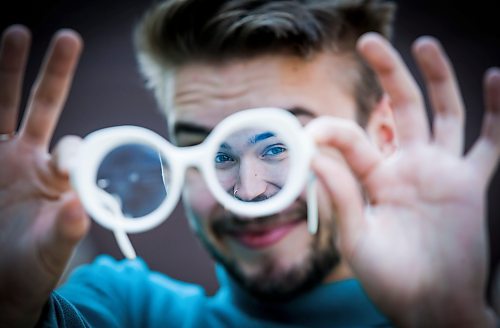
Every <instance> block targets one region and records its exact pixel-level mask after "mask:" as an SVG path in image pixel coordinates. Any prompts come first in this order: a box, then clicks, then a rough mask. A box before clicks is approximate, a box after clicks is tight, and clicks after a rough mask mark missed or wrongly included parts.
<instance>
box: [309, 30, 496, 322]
mask: <svg viewBox="0 0 500 328" xmlns="http://www.w3.org/2000/svg"><path fill="white" fill-rule="evenodd" d="M359 50H360V52H361V53H362V54H363V55H364V57H365V58H366V60H367V61H368V62H369V64H370V65H371V66H372V67H373V69H374V71H375V72H376V73H377V75H378V78H379V80H380V81H381V83H382V85H383V87H384V89H385V91H386V92H387V94H388V96H389V97H390V100H391V105H392V108H393V113H394V121H395V130H396V134H397V137H398V142H399V145H398V150H397V151H396V152H395V153H394V154H392V155H390V156H388V157H387V156H383V155H382V153H381V152H380V151H379V150H378V149H377V148H376V147H375V146H374V145H373V144H372V143H371V142H370V141H369V140H368V138H367V136H366V134H365V132H364V131H363V130H362V129H361V128H360V127H359V126H358V125H357V124H355V123H353V122H346V121H345V120H341V119H336V118H326V117H325V118H319V119H317V120H316V121H315V122H312V123H311V124H310V125H309V126H308V129H309V131H310V133H311V134H312V135H313V136H314V137H315V139H316V141H317V143H318V144H319V145H322V146H328V147H335V148H336V149H338V150H339V151H340V152H341V153H342V155H343V157H344V159H345V160H346V162H347V164H348V166H349V168H350V170H346V168H345V167H343V166H342V165H340V166H339V165H338V164H335V163H333V162H332V160H331V159H327V158H326V156H324V155H319V156H318V159H317V161H316V163H315V166H316V167H315V169H316V171H317V174H318V176H319V177H320V179H321V180H322V181H323V183H324V184H325V185H326V187H327V189H328V191H329V193H330V198H331V200H332V202H333V204H334V206H335V207H336V210H337V212H338V218H339V220H338V221H339V222H338V224H339V230H340V232H339V233H340V243H339V247H340V251H341V252H342V254H343V256H344V257H345V259H346V260H347V262H348V263H349V264H350V265H351V267H352V269H353V271H354V273H355V275H356V276H357V277H358V278H359V279H360V280H361V282H362V284H363V286H364V287H365V288H366V290H367V292H368V293H369V295H370V296H371V297H372V298H373V299H374V300H375V301H376V303H377V305H378V306H379V307H380V308H381V309H382V310H384V312H385V313H386V314H388V315H390V316H392V317H393V318H395V319H398V320H397V321H398V322H399V323H402V324H408V323H409V321H413V322H415V318H416V316H419V315H427V317H424V318H423V319H422V318H420V319H421V320H423V322H425V321H426V320H429V321H427V323H432V324H439V323H441V324H443V323H447V324H451V323H452V321H453V317H454V316H455V314H456V313H461V312H462V313H461V314H464V316H465V317H466V318H467V320H471V321H472V320H473V319H476V318H472V316H473V315H472V314H471V313H475V314H477V312H478V309H481V308H482V307H484V304H485V300H484V292H485V279H486V272H487V240H486V228H485V225H486V224H485V223H486V222H485V204H484V199H485V193H486V190H487V186H488V182H489V179H490V177H491V175H492V174H493V172H494V169H495V166H496V163H497V161H498V157H499V153H500V130H499V129H498V126H499V125H500V73H499V72H498V71H495V70H493V71H492V72H490V74H489V75H488V78H487V81H486V84H485V87H486V107H487V108H486V109H487V110H486V116H485V119H484V124H483V130H482V133H481V136H480V138H479V139H478V140H477V141H476V143H475V144H474V146H473V147H472V149H471V150H470V151H469V152H468V153H467V154H466V155H465V156H464V155H463V139H464V136H463V123H464V122H463V117H464V109H463V105H462V102H461V97H460V93H459V90H458V87H457V85H456V80H455V78H454V75H453V71H452V69H451V66H450V65H449V63H448V61H447V59H446V57H445V55H444V54H443V52H442V50H441V48H440V47H439V45H438V44H437V42H436V41H433V40H431V39H428V38H427V39H425V38H424V39H422V40H421V41H420V42H417V43H416V46H415V48H414V50H415V55H416V59H417V62H418V63H419V65H420V68H421V70H422V73H423V75H424V77H425V80H426V84H427V88H428V91H429V95H430V100H431V103H432V105H433V109H434V122H433V131H432V133H431V132H430V128H429V126H428V120H427V117H426V114H425V109H424V106H423V104H424V102H423V100H422V96H421V94H420V91H419V89H418V87H417V85H416V82H415V81H414V80H413V78H412V77H411V75H410V74H409V72H408V70H407V69H406V67H405V66H404V64H403V62H402V60H401V58H400V57H399V56H398V54H397V53H396V51H395V50H394V49H393V48H392V47H391V46H390V45H389V43H387V42H386V41H385V40H383V39H382V38H381V37H378V36H375V35H368V36H366V37H365V38H362V39H361V40H360V43H359ZM329 173H330V174H329ZM359 185H361V188H362V190H363V191H364V195H363V196H362V195H361V193H360V192H359V190H360V189H359ZM435 308H439V309H441V312H440V313H431V314H432V316H429V315H428V314H429V312H432V311H430V309H435ZM443 309H445V310H443ZM426 311H427V312H426ZM412 314H416V316H413V318H411V317H412ZM401 317H404V318H401ZM438 317H439V318H438ZM457 317H459V316H457ZM420 319H419V320H420ZM438 319H439V320H442V321H441V322H439V320H438ZM406 320H408V321H406ZM433 320H438V321H435V322H434V321H433ZM447 320H448V321H447ZM450 320H451V321H450ZM416 321H418V320H416Z"/></svg>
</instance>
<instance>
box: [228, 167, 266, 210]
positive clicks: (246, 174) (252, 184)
mask: <svg viewBox="0 0 500 328" xmlns="http://www.w3.org/2000/svg"><path fill="white" fill-rule="evenodd" d="M265 176H266V174H265V168H264V167H263V165H262V163H259V160H258V159H245V160H241V162H240V168H239V176H238V179H237V180H236V183H235V185H234V191H233V192H234V197H236V198H237V199H239V200H241V201H244V202H256V201H262V200H265V199H267V198H268V195H266V191H267V189H268V182H267V181H266V180H265Z"/></svg>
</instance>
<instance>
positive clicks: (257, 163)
mask: <svg viewBox="0 0 500 328" xmlns="http://www.w3.org/2000/svg"><path fill="white" fill-rule="evenodd" d="M315 149H316V148H315V145H314V143H313V141H312V140H311V138H310V137H309V135H307V134H306V133H305V130H304V129H303V127H302V125H301V124H300V122H299V121H298V119H297V118H296V117H295V116H294V115H292V114H291V113H289V112H288V111H286V110H283V109H279V108H255V109H248V110H244V111H240V112H237V113H235V114H232V115H231V116H228V117H227V118H225V119H224V120H223V121H221V122H220V123H219V124H218V125H217V126H216V127H215V128H214V129H213V131H212V132H211V133H210V134H209V135H208V137H207V138H206V139H205V140H204V141H203V142H202V143H201V144H199V145H196V146H190V147H175V146H173V145H172V144H170V143H169V142H168V141H167V140H165V139H164V138H163V137H161V136H160V135H158V134H156V133H154V132H153V131H151V130H148V129H145V128H141V127H137V126H118V127H111V128H105V129H101V130H98V131H95V132H93V133H91V134H89V135H88V136H86V137H85V138H84V142H83V145H82V147H81V149H80V150H79V154H78V156H79V157H78V160H77V163H78V164H77V165H76V166H75V167H74V168H73V169H72V172H71V181H72V184H73V186H74V188H75V189H76V191H77V193H78V194H79V196H80V199H81V201H82V204H83V206H84V207H85V209H86V211H87V212H88V213H89V215H90V216H91V217H92V218H93V219H94V220H95V221H96V222H97V223H99V224H101V225H102V226H104V227H105V228H107V229H110V230H112V231H113V232H114V234H115V238H116V240H117V243H118V246H119V247H120V250H121V251H122V253H123V254H124V255H125V256H126V257H127V258H131V259H132V258H135V256H136V254H135V251H134V248H133V247H132V244H131V242H130V240H129V239H128V236H127V233H138V232H144V231H146V230H150V229H153V228H154V227H156V226H158V225H159V224H160V223H162V222H163V221H164V220H166V219H167V218H168V217H169V216H170V214H171V213H172V211H173V209H174V208H175V206H176V205H177V203H178V201H179V198H180V195H181V190H182V186H183V183H184V176H185V172H186V169H187V168H188V167H194V168H197V169H198V170H199V171H200V172H201V173H202V175H203V177H204V179H205V182H206V185H207V186H208V188H209V190H210V192H211V193H212V195H213V196H214V197H215V199H216V200H217V201H218V202H219V203H220V204H221V205H222V206H223V207H224V208H225V209H227V210H229V211H231V212H233V213H235V214H236V215H240V216H244V217H246V218H252V217H258V216H265V215H270V214H275V213H277V212H279V211H281V210H283V209H285V208H286V207H287V206H289V205H290V204H292V203H293V202H294V201H295V200H296V199H297V197H298V196H299V195H300V193H301V192H302V191H303V190H304V188H305V187H306V185H307V204H308V213H307V218H308V229H309V231H310V233H312V234H314V233H316V231H317V229H318V207H317V206H318V205H317V195H316V186H315V184H316V179H315V177H314V175H313V174H312V171H311V170H310V162H311V159H312V156H313V153H314V151H315Z"/></svg>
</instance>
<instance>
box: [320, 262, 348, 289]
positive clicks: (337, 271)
mask: <svg viewBox="0 0 500 328" xmlns="http://www.w3.org/2000/svg"><path fill="white" fill-rule="evenodd" d="M353 277H354V274H353V273H352V270H351V268H350V267H349V265H348V264H347V263H346V262H345V260H341V261H340V263H339V264H338V265H337V266H335V268H334V269H333V270H332V271H331V272H330V273H329V274H328V276H326V278H325V279H324V280H323V283H329V282H335V281H340V280H345V279H348V278H353Z"/></svg>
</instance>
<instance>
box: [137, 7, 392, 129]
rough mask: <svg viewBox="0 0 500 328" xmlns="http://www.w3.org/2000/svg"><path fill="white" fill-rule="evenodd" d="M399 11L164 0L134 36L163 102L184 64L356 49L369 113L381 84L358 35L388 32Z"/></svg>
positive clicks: (362, 111) (362, 110)
mask: <svg viewBox="0 0 500 328" xmlns="http://www.w3.org/2000/svg"><path fill="white" fill-rule="evenodd" d="M394 11H395V4H394V3H389V2H380V1H377V0H267V1H266V0H166V1H163V2H160V3H157V4H155V5H154V6H152V7H151V8H150V10H148V11H147V12H146V13H145V14H144V16H143V17H142V19H141V20H140V22H139V24H138V25H137V26H136V29H135V33H134V44H135V47H136V53H137V59H138V62H139V68H140V71H141V72H142V74H143V76H144V78H145V80H146V84H147V86H148V87H150V88H151V89H153V90H154V92H155V96H156V98H157V100H158V101H159V103H160V105H161V106H162V107H164V108H168V107H169V105H171V104H170V102H171V100H172V97H173V94H172V93H173V89H172V85H171V84H172V83H173V82H172V78H171V77H172V76H173V74H174V73H173V72H175V69H176V68H178V67H180V66H182V65H185V64H189V63H194V62H206V63H213V64H218V63H223V62H224V61H226V60H228V59H244V58H251V57H255V56H258V55H266V54H284V55H294V56H298V57H301V58H304V59H306V58H308V57H309V56H313V55H314V54H315V53H318V52H320V51H332V52H337V53H342V54H343V55H345V54H352V58H353V59H354V61H355V62H356V63H357V64H358V68H359V74H358V76H357V81H355V86H354V92H355V97H356V99H357V102H358V103H357V105H358V114H359V115H358V116H359V117H358V118H359V119H360V121H364V120H365V119H366V117H367V116H368V113H369V112H370V109H371V107H372V106H373V102H374V101H377V100H378V99H380V97H381V96H382V90H381V87H380V85H379V83H378V81H377V79H376V76H375V74H374V73H373V72H372V70H371V69H370V68H369V67H368V66H367V65H366V63H365V62H364V61H363V60H362V58H361V57H360V56H359V55H358V54H357V52H356V48H355V47H356V41H357V39H358V38H359V37H360V36H361V35H362V34H364V33H366V32H369V31H374V32H378V33H381V34H382V35H384V36H385V37H387V38H390V37H391V34H392V21H393V16H394Z"/></svg>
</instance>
